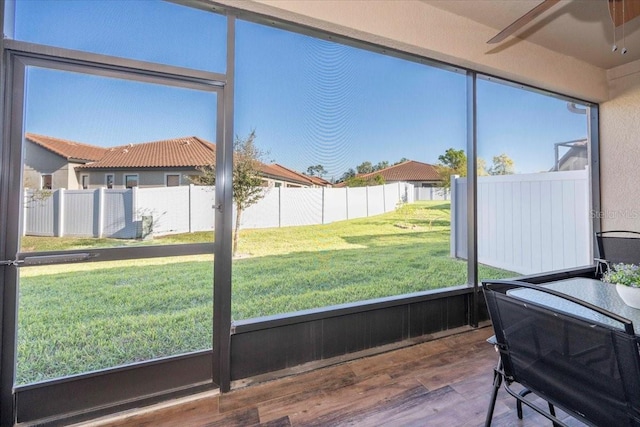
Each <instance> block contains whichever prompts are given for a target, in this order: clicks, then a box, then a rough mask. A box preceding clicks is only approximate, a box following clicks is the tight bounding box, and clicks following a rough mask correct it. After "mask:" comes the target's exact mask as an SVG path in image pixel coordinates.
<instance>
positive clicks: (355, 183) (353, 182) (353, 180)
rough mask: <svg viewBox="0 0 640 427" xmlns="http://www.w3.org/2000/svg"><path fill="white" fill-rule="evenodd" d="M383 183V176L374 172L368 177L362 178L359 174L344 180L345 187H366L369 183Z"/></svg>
mask: <svg viewBox="0 0 640 427" xmlns="http://www.w3.org/2000/svg"><path fill="white" fill-rule="evenodd" d="M384 183H385V180H384V177H383V176H382V175H380V174H375V175H374V176H372V177H369V178H363V177H361V176H352V177H350V178H347V179H345V180H344V185H345V186H347V187H367V186H369V185H371V186H373V185H382V184H384Z"/></svg>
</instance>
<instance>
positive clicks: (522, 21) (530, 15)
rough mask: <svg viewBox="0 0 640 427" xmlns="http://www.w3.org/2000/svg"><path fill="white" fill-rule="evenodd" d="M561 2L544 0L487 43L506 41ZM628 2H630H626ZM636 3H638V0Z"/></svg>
mask: <svg viewBox="0 0 640 427" xmlns="http://www.w3.org/2000/svg"><path fill="white" fill-rule="evenodd" d="M559 1H560V0H544V1H543V2H542V3H540V4H539V5H537V6H536V7H534V8H533V9H531V10H530V11H529V12H527V13H525V14H524V15H522V16H521V17H520V18H518V19H516V20H515V21H513V22H512V23H511V24H510V25H509V26H508V27H506V28H505V29H504V30H502V31H500V32H499V33H498V34H496V36H495V37H494V38H492V39H491V40H489V41H488V42H487V43H488V44H492V43H499V42H501V41H502V40H504V39H506V38H507V37H509V36H510V35H512V34H513V33H515V32H516V31H518V30H519V29H520V28H522V27H524V26H525V25H527V24H528V23H529V22H531V21H533V20H534V19H536V18H537V17H538V16H540V15H541V14H542V13H543V12H545V11H546V10H547V9H550V8H551V7H553V6H554V5H555V4H556V3H558V2H559ZM612 1H617V0H612ZM626 1H627V2H629V1H630V0H626ZM636 1H637V2H638V0H636ZM639 3H640V2H639ZM617 12H618V10H617V7H616V13H617ZM625 15H626V13H625Z"/></svg>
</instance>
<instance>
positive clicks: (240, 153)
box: [191, 130, 265, 256]
mask: <svg viewBox="0 0 640 427" xmlns="http://www.w3.org/2000/svg"><path fill="white" fill-rule="evenodd" d="M255 139H256V131H255V130H252V131H251V133H250V134H249V135H248V136H247V137H246V138H243V139H242V138H240V137H238V136H236V138H235V141H234V142H233V180H232V188H233V202H234V203H235V205H236V226H235V230H234V233H233V256H236V254H237V252H238V240H239V231H240V219H241V218H242V213H243V212H244V210H245V209H247V208H248V207H249V206H252V205H254V204H256V203H258V202H259V201H260V200H261V199H262V198H263V197H264V188H263V187H262V186H261V184H262V179H261V178H260V165H261V164H262V161H261V160H262V158H263V157H264V155H265V153H263V152H262V151H261V150H260V149H259V148H258V147H257V146H256V144H255ZM198 170H199V171H200V173H201V175H198V176H195V177H193V178H191V181H192V182H193V183H194V184H196V185H215V183H216V165H215V162H212V163H211V164H209V165H206V166H203V167H200V168H198Z"/></svg>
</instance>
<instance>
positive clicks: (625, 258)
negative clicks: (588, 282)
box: [596, 230, 640, 273]
mask: <svg viewBox="0 0 640 427" xmlns="http://www.w3.org/2000/svg"><path fill="white" fill-rule="evenodd" d="M596 244H597V245H598V254H599V256H598V258H596V262H598V266H599V272H600V273H604V272H605V271H607V269H608V268H609V266H610V265H611V264H617V263H626V264H640V232H637V231H627V230H611V231H600V232H596Z"/></svg>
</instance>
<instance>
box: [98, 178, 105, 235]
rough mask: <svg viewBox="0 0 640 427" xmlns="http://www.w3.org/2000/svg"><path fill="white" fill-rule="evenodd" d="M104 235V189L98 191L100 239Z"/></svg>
mask: <svg viewBox="0 0 640 427" xmlns="http://www.w3.org/2000/svg"><path fill="white" fill-rule="evenodd" d="M103 233H104V187H100V188H99V189H98V236H97V237H98V238H101V237H102V235H103Z"/></svg>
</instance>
